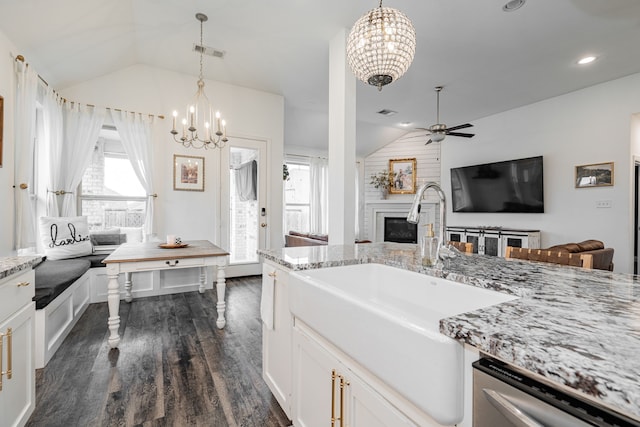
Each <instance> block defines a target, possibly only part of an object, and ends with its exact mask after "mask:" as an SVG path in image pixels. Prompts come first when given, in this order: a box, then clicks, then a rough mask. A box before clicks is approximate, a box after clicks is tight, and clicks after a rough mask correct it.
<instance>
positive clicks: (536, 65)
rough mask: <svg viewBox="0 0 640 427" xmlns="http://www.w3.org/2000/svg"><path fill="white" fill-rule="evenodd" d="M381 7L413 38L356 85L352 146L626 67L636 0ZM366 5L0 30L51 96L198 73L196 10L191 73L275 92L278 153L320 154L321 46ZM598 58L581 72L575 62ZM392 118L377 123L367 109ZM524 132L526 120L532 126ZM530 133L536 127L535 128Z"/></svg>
mask: <svg viewBox="0 0 640 427" xmlns="http://www.w3.org/2000/svg"><path fill="white" fill-rule="evenodd" d="M506 2H507V0H385V1H384V6H389V7H395V8H397V9H400V10H401V11H403V12H404V13H405V14H406V15H407V16H408V17H409V18H410V19H411V20H412V21H413V24H414V26H415V28H416V33H417V37H418V41H417V48H416V56H415V60H414V62H413V65H412V66H411V67H410V68H409V71H408V72H407V73H406V74H405V76H404V77H402V78H401V79H400V80H398V81H397V82H394V83H392V84H391V85H389V86H387V87H385V88H384V89H383V90H382V92H378V91H377V90H376V89H375V88H373V87H370V86H367V85H365V84H364V83H361V82H358V89H357V119H358V124H357V149H358V154H359V155H365V154H368V153H370V152H372V151H374V150H375V149H377V148H379V147H381V146H382V145H384V144H386V143H388V142H390V141H391V140H393V139H395V138H397V137H399V136H401V135H403V134H404V133H406V132H407V128H403V127H402V126H400V123H401V122H410V123H411V125H410V126H409V128H408V129H411V128H414V127H428V126H429V125H431V124H434V123H435V122H436V120H435V116H436V111H435V110H436V108H435V104H436V102H435V99H436V98H435V93H434V91H433V88H434V86H438V85H443V86H445V91H444V92H443V93H442V96H441V119H442V120H441V121H442V122H444V123H446V124H449V125H456V124H459V123H464V122H469V121H471V122H472V121H473V120H476V119H479V118H482V117H486V116H488V115H491V114H495V113H498V112H502V111H506V110H509V109H512V108H515V107H519V106H522V105H526V104H530V103H533V102H536V101H539V100H542V99H546V98H550V97H553V96H557V95H561V94H564V93H568V92H571V91H574V90H577V89H581V88H584V87H587V86H591V85H594V84H597V83H600V82H603V81H607V80H611V79H615V78H618V77H622V76H625V75H629V74H633V73H637V72H640V55H639V54H638V52H639V46H640V1H637V0H563V1H558V0H529V1H528V2H527V3H526V4H525V5H524V6H523V7H522V8H520V9H519V10H517V11H514V12H509V13H506V12H504V11H503V10H502V6H503V5H504V4H505V3H506ZM377 5H378V2H377V1H376V0H366V1H365V0H349V1H345V0H324V1H311V0H271V1H260V0H206V1H205V0H110V1H105V0H56V1H47V0H20V1H15V0H0V31H2V32H3V33H4V34H5V35H6V36H7V37H8V38H9V39H10V40H11V41H12V42H13V43H15V44H16V46H18V47H19V48H20V49H22V50H21V52H18V53H22V54H23V55H25V56H26V57H27V59H28V61H29V62H30V63H32V64H34V66H35V67H36V69H37V70H39V71H40V73H41V74H42V75H43V77H45V78H46V79H47V81H48V82H49V83H50V84H51V85H52V86H53V87H55V88H57V89H64V88H65V87H68V86H71V85H74V84H77V83H79V82H82V81H86V80H90V79H92V78H95V77H98V76H101V75H104V74H107V73H110V72H113V71H116V70H119V69H122V68H125V67H128V66H130V65H133V64H147V65H151V66H155V67H161V68H165V69H168V70H174V71H178V72H182V73H188V74H192V75H194V76H196V75H197V74H198V60H197V56H196V54H195V53H194V52H193V51H192V48H193V44H194V43H196V42H197V41H198V40H199V23H198V21H196V19H195V13H196V12H203V13H205V14H207V15H208V16H209V21H208V22H206V23H205V28H204V34H205V37H204V44H205V45H207V46H211V47H213V48H216V49H219V50H222V51H224V52H226V55H225V57H224V59H217V58H211V57H206V58H205V61H206V62H205V67H204V68H205V77H206V78H208V79H213V80H218V81H223V82H227V83H231V84H235V85H239V86H244V87H249V88H254V89H259V90H263V91H267V92H272V93H276V94H281V95H283V96H284V98H285V106H286V107H285V108H286V119H285V146H305V147H310V148H315V149H319V150H324V149H326V147H327V126H328V125H327V103H328V52H329V40H330V39H331V38H332V37H334V36H335V35H336V34H337V32H338V31H339V29H340V28H347V29H349V28H351V26H352V25H353V23H354V22H355V21H356V20H357V18H358V17H359V16H361V15H363V14H364V13H365V12H366V11H368V10H370V9H372V8H374V7H377ZM586 55H595V56H597V57H598V59H597V60H596V61H595V62H594V63H592V64H591V65H589V66H579V65H577V64H576V61H577V60H578V59H580V58H581V57H583V56H586ZM385 108H386V109H391V110H394V111H397V112H398V113H397V114H396V115H393V116H390V117H385V116H382V115H379V114H376V112H377V111H379V110H381V109H385ZM532 125H534V124H532ZM535 125H537V126H539V125H544V124H539V123H538V124H535Z"/></svg>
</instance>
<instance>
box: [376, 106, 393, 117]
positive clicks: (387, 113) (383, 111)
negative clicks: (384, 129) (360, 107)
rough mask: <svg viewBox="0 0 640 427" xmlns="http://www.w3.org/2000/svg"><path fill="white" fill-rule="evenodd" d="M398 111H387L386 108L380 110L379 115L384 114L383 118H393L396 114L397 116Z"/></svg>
mask: <svg viewBox="0 0 640 427" xmlns="http://www.w3.org/2000/svg"><path fill="white" fill-rule="evenodd" d="M397 113H398V112H397V111H393V110H387V109H386V108H385V109H384V110H380V111H378V114H382V115H383V116H393V115H394V114H397Z"/></svg>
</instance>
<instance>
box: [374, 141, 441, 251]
mask: <svg viewBox="0 0 640 427" xmlns="http://www.w3.org/2000/svg"><path fill="white" fill-rule="evenodd" d="M428 140H429V138H428V137H427V136H426V135H425V134H424V132H412V133H409V134H407V135H405V136H403V137H401V138H399V139H397V140H395V141H393V142H391V143H389V144H388V145H386V146H384V147H383V148H381V149H380V150H378V151H376V152H374V153H372V154H371V155H369V156H368V157H366V158H365V160H364V181H365V186H364V201H365V205H366V203H367V201H372V200H380V191H379V190H378V189H376V188H374V187H373V185H371V184H370V182H371V175H373V174H376V173H377V172H380V171H383V170H389V160H393V159H410V158H414V157H415V159H416V169H417V175H416V189H417V188H418V187H419V186H420V185H421V184H423V183H425V182H427V181H433V182H437V183H438V184H439V183H440V175H441V174H440V144H441V143H440V142H433V143H431V144H429V145H425V143H426V142H427V141H428ZM413 197H414V194H389V195H388V196H387V199H388V200H398V201H409V202H410V201H412V200H413ZM424 200H426V201H427V202H430V203H439V201H440V200H439V199H438V196H437V195H436V194H435V192H433V191H431V190H427V193H426V194H425V199H424ZM366 211H367V209H365V218H364V228H363V231H364V232H365V233H367V230H369V223H370V221H371V218H369V215H368V213H367V212H366ZM438 220H439V219H438ZM370 237H371V236H366V237H365V238H370Z"/></svg>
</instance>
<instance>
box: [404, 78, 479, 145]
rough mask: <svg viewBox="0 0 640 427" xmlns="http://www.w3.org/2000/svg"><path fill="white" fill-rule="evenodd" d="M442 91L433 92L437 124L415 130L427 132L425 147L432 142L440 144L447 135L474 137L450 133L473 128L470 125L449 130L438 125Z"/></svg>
mask: <svg viewBox="0 0 640 427" xmlns="http://www.w3.org/2000/svg"><path fill="white" fill-rule="evenodd" d="M442 89H443V87H442V86H436V87H435V91H436V94H437V95H436V96H437V106H436V108H437V110H436V111H437V112H436V114H437V116H436V120H437V121H438V123H436V124H435V125H431V126H429V128H416V129H418V130H426V131H427V132H429V133H428V134H427V135H428V136H429V140H428V141H427V142H426V143H425V145H428V144H431V143H432V142H440V141H442V140H443V139H445V138H446V136H447V135H451V136H459V137H462V138H471V137H473V136H474V135H475V134H473V133H463V132H452V131H455V130H460V129H466V128H470V127H473V125H472V124H471V123H465V124H463V125H458V126H453V127H450V128H448V127H447V125H445V124H442V123H440V92H441V91H442Z"/></svg>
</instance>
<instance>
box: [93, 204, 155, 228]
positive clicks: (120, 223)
mask: <svg viewBox="0 0 640 427" xmlns="http://www.w3.org/2000/svg"><path fill="white" fill-rule="evenodd" d="M81 215H86V216H87V219H88V222H89V231H95V230H104V229H108V228H112V227H142V225H143V224H144V217H145V202H141V201H124V200H84V199H81Z"/></svg>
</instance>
